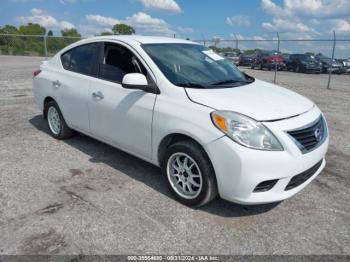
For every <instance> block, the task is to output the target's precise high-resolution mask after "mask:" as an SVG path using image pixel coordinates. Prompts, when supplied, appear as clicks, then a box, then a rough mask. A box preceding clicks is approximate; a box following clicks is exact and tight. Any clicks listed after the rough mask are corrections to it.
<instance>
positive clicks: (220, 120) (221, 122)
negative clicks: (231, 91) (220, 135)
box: [212, 113, 228, 132]
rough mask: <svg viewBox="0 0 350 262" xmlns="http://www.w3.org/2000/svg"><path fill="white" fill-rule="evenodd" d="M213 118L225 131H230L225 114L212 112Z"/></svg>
mask: <svg viewBox="0 0 350 262" xmlns="http://www.w3.org/2000/svg"><path fill="white" fill-rule="evenodd" d="M212 118H213V121H214V124H215V125H216V126H217V127H218V128H219V129H221V130H222V131H224V132H228V128H227V123H226V118H225V117H223V116H220V115H218V114H216V113H213V114H212Z"/></svg>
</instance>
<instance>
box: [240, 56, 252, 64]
mask: <svg viewBox="0 0 350 262" xmlns="http://www.w3.org/2000/svg"><path fill="white" fill-rule="evenodd" d="M252 60H253V55H244V54H241V55H240V56H239V62H238V65H240V66H251V64H252Z"/></svg>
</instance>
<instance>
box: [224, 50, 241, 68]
mask: <svg viewBox="0 0 350 262" xmlns="http://www.w3.org/2000/svg"><path fill="white" fill-rule="evenodd" d="M222 55H223V56H224V57H225V58H226V59H227V60H230V61H231V62H232V63H234V64H235V65H238V62H239V53H237V52H225V53H222Z"/></svg>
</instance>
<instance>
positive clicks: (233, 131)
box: [33, 35, 328, 206]
mask: <svg viewBox="0 0 350 262" xmlns="http://www.w3.org/2000/svg"><path fill="white" fill-rule="evenodd" d="M33 86H34V95H35V101H36V103H37V105H38V106H39V108H40V109H41V110H42V112H43V115H44V118H45V119H46V120H47V123H48V126H49V130H50V133H51V135H52V136H53V137H54V138H57V139H66V138H69V137H71V136H72V135H73V134H74V131H78V132H81V133H84V134H86V135H88V136H91V137H94V138H95V139H98V140H100V141H103V142H105V143H107V144H110V145H112V146H114V147H117V148H119V149H121V150H124V151H125V152H128V153H130V154H132V155H135V156H137V157H139V158H142V159H144V160H145V161H148V162H150V163H152V164H154V165H157V166H160V167H161V170H162V175H163V177H164V178H165V179H166V181H167V184H168V186H169V188H170V190H171V191H172V192H173V193H174V195H175V197H176V198H177V199H178V200H179V201H180V202H181V203H184V204H186V205H193V206H200V205H203V204H205V203H207V202H209V201H210V200H212V199H213V198H215V197H216V196H217V195H218V194H219V195H220V197H221V198H223V199H226V200H229V201H232V202H236V203H241V204H263V203H270V202H276V201H281V200H284V199H287V198H289V197H291V196H293V195H294V194H296V193H297V192H299V191H300V190H302V189H303V188H304V187H305V186H306V185H307V184H308V183H310V182H311V181H312V180H313V179H314V178H315V177H316V176H317V175H318V174H319V173H320V172H321V171H322V169H323V168H324V166H325V158H324V157H325V154H326V151H327V148H328V128H327V124H326V121H325V118H324V116H323V114H322V113H321V111H320V110H319V109H318V107H317V106H316V105H315V104H314V103H313V102H311V101H310V100H309V99H307V98H305V97H303V96H301V95H298V94H296V93H294V92H292V91H289V90H287V89H284V88H282V87H279V86H276V85H273V84H270V83H267V82H263V81H260V80H257V79H254V78H253V77H251V76H248V75H246V74H244V73H242V72H240V71H239V70H238V69H237V67H236V66H235V65H233V64H232V63H231V62H229V61H227V60H226V59H224V58H223V57H221V56H220V55H218V54H216V53H214V52H213V51H212V50H210V49H208V48H206V47H205V46H202V45H199V44H198V43H194V42H190V41H185V40H181V39H173V38H164V37H146V36H136V35H131V36H104V37H94V38H90V39H85V40H82V41H79V42H77V43H74V44H72V45H70V46H68V47H66V48H64V49H63V50H62V51H60V52H59V53H58V54H56V55H55V56H54V57H53V58H51V59H50V60H48V61H45V62H43V64H42V65H41V66H40V69H39V70H36V71H35V72H34V77H33Z"/></svg>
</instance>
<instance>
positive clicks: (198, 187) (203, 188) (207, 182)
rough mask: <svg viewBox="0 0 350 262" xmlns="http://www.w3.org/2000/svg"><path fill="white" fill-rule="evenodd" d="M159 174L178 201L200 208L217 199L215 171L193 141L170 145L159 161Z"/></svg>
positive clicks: (202, 151)
mask: <svg viewBox="0 0 350 262" xmlns="http://www.w3.org/2000/svg"><path fill="white" fill-rule="evenodd" d="M161 168H162V173H163V175H164V176H165V177H166V181H167V184H168V187H169V189H170V191H171V192H172V193H173V194H174V195H175V197H176V198H177V199H178V200H179V202H181V203H183V204H185V205H188V206H202V205H204V204H206V203H208V202H209V201H211V200H212V199H214V198H215V197H216V196H217V184H216V178H215V173H214V169H213V167H212V165H211V162H210V160H209V158H208V156H207V155H206V153H205V152H204V150H203V149H202V148H201V147H200V146H199V145H198V144H196V143H195V142H193V141H189V140H187V141H180V142H178V143H175V144H173V145H171V146H170V147H169V148H168V150H167V151H166V153H165V156H164V158H163V161H162V165H161Z"/></svg>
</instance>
